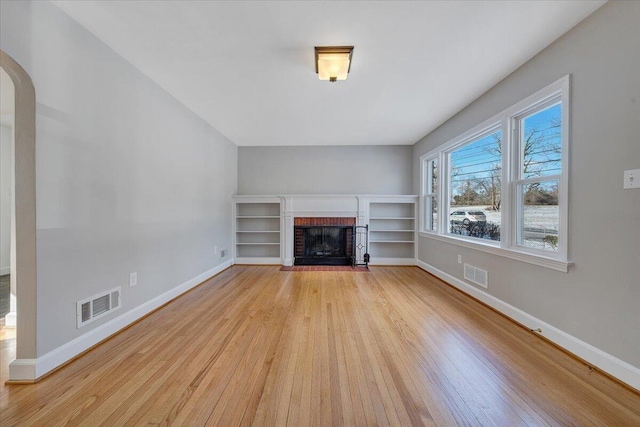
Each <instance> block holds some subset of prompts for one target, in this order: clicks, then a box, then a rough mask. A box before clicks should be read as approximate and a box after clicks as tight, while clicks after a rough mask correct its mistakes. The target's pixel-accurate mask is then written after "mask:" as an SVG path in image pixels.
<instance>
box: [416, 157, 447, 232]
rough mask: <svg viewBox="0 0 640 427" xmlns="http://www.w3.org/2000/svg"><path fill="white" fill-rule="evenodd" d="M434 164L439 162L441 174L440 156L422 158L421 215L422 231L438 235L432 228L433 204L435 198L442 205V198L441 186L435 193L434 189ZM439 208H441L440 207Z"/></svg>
mask: <svg viewBox="0 0 640 427" xmlns="http://www.w3.org/2000/svg"><path fill="white" fill-rule="evenodd" d="M433 162H437V166H436V167H437V168H438V173H439V174H441V173H442V171H441V169H440V161H439V158H438V156H432V157H428V158H424V159H422V158H421V168H420V181H421V182H422V184H421V190H422V191H421V192H420V206H421V207H422V208H421V209H422V214H421V215H420V230H421V231H424V232H425V233H437V232H438V230H434V229H433V228H432V222H433V221H432V218H431V212H433V210H432V203H433V199H434V197H435V199H436V201H437V203H440V202H439V200H440V197H439V194H438V193H439V190H440V185H437V187H438V188H436V191H433V187H432V183H433V179H432V178H433V176H432V173H433V168H432V163H433ZM438 184H440V180H439V179H438ZM438 208H439V206H438ZM438 214H439V216H438V226H439V225H440V223H439V217H440V216H441V215H440V210H439V209H438ZM427 216H428V218H429V220H427Z"/></svg>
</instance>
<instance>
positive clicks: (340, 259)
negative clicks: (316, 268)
mask: <svg viewBox="0 0 640 427" xmlns="http://www.w3.org/2000/svg"><path fill="white" fill-rule="evenodd" d="M295 239H296V242H295V243H296V244H295V264H296V265H351V264H352V261H353V226H296V227H295Z"/></svg>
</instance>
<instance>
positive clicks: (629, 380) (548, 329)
mask: <svg viewBox="0 0 640 427" xmlns="http://www.w3.org/2000/svg"><path fill="white" fill-rule="evenodd" d="M416 264H417V265H418V267H420V268H422V269H423V270H425V271H427V272H428V273H431V274H433V275H434V276H436V277H438V278H440V279H441V280H443V281H445V282H447V283H448V284H450V285H452V286H454V287H455V288H457V289H459V290H461V291H462V292H464V293H466V294H469V295H471V296H472V297H474V298H476V299H478V300H480V301H482V302H483V303H485V304H487V305H488V306H490V307H492V308H494V309H495V310H497V311H499V312H500V313H502V314H504V315H506V316H508V317H509V318H511V319H513V320H515V321H516V322H518V323H520V324H521V325H523V326H525V327H527V328H529V329H537V328H540V329H542V332H541V333H540V335H542V336H544V337H545V338H546V339H548V340H549V341H551V342H553V343H555V344H557V345H559V346H560V347H562V348H564V349H565V350H567V351H569V352H570V353H573V354H574V355H576V356H578V357H579V358H581V359H583V360H584V361H586V362H588V363H590V364H592V365H593V366H595V367H596V368H598V369H600V370H601V371H603V372H606V373H607V374H609V375H611V376H613V377H615V378H617V379H619V380H620V381H623V382H624V383H626V384H628V385H630V386H631V387H633V388H635V389H636V390H640V368H637V367H635V366H633V365H631V364H629V363H627V362H625V361H624V360H620V359H618V358H617V357H615V356H612V355H611V354H609V353H606V352H604V351H602V350H600V349H599V348H597V347H594V346H592V345H591V344H588V343H586V342H584V341H582V340H580V339H578V338H576V337H574V336H573V335H570V334H568V333H566V332H564V331H563V330H561V329H558V328H556V327H554V326H551V325H550V324H548V323H546V322H543V321H542V320H540V319H538V318H536V317H534V316H532V315H530V314H529V313H526V312H524V311H522V310H520V309H519V308H517V307H514V306H512V305H511V304H508V303H506V302H504V301H502V300H500V299H498V298H496V297H494V296H493V295H490V294H489V293H487V292H485V291H483V290H481V289H478V288H476V287H475V286H472V285H470V284H468V283H465V282H464V281H462V280H460V279H458V278H457V277H454V276H452V275H450V274H448V273H445V272H444V271H442V270H439V269H437V268H436V267H434V266H432V265H429V264H427V263H425V262H423V261H420V260H417V261H416Z"/></svg>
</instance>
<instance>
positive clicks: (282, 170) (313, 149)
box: [238, 145, 412, 195]
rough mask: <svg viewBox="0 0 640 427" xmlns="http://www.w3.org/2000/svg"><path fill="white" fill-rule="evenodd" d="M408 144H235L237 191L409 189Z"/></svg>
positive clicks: (382, 191)
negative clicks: (322, 145) (237, 148)
mask: <svg viewBox="0 0 640 427" xmlns="http://www.w3.org/2000/svg"><path fill="white" fill-rule="evenodd" d="M411 168H412V147H411V146H401V145H394V146H379V145H378V146H376V145H373V146H327V147H318V146H306V147H240V148H239V150H238V194H256V195H257V194H411V189H412V175H411V170H412V169H411Z"/></svg>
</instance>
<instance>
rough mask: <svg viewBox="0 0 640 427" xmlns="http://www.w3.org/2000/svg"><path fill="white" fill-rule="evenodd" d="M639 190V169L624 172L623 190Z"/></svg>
mask: <svg viewBox="0 0 640 427" xmlns="http://www.w3.org/2000/svg"><path fill="white" fill-rule="evenodd" d="M632 188H640V169H632V170H628V171H624V189H625V190H628V189H632Z"/></svg>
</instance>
